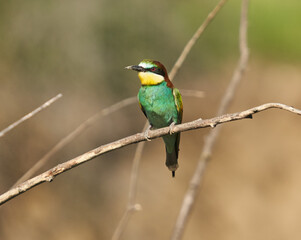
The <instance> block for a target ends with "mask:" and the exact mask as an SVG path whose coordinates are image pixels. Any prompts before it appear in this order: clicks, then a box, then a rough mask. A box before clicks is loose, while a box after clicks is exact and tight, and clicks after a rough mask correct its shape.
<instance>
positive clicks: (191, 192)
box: [171, 0, 249, 240]
mask: <svg viewBox="0 0 301 240" xmlns="http://www.w3.org/2000/svg"><path fill="white" fill-rule="evenodd" d="M248 5H249V0H242V6H241V19H240V28H239V46H240V59H239V62H238V65H237V67H236V69H235V71H234V74H233V77H232V79H231V81H230V84H229V86H228V88H227V90H226V92H225V95H224V97H223V99H222V100H221V104H220V107H219V110H218V113H217V116H220V115H222V114H224V113H225V112H226V111H227V109H228V107H229V105H230V103H231V101H232V99H233V96H234V93H235V90H236V89H237V86H238V84H239V82H240V80H241V78H242V75H243V73H244V71H245V69H246V66H247V63H248V58H249V50H248V45H247V19H248V18H247V17H248ZM220 129H221V128H220V127H218V128H215V129H212V130H211V131H210V133H209V135H208V136H207V138H206V140H205V144H204V148H203V151H202V153H201V156H200V159H199V162H198V164H197V167H196V170H195V172H194V174H193V176H192V178H191V181H190V184H189V187H188V190H187V192H186V194H185V196H184V200H183V202H182V206H181V209H180V213H179V216H178V218H177V221H176V224H175V227H174V230H173V234H172V237H171V239H172V240H179V239H181V238H182V236H183V232H184V229H185V226H186V224H187V220H188V217H189V215H190V213H191V210H192V207H193V205H194V203H195V199H196V197H197V194H198V192H199V186H200V183H201V180H202V178H203V173H204V171H205V168H206V164H207V162H208V161H209V159H210V157H211V152H212V149H213V147H214V145H215V142H216V139H217V137H218V135H219V132H220Z"/></svg>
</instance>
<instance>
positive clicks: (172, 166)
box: [165, 149, 179, 177]
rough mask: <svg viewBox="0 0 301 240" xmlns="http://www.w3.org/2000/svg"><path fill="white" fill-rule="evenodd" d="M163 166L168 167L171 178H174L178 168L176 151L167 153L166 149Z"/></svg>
mask: <svg viewBox="0 0 301 240" xmlns="http://www.w3.org/2000/svg"><path fill="white" fill-rule="evenodd" d="M165 165H166V166H167V167H168V169H169V170H170V171H172V177H175V171H176V170H177V168H178V167H179V164H178V153H177V152H176V149H175V150H174V151H172V152H171V153H169V152H168V151H167V149H166V162H165Z"/></svg>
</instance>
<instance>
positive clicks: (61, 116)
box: [0, 0, 301, 240]
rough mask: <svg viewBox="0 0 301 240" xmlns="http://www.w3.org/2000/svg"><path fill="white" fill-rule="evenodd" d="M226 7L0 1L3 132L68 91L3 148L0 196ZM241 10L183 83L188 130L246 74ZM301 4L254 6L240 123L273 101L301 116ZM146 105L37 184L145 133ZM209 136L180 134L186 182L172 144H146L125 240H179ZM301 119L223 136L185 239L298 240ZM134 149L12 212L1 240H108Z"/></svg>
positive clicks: (88, 139) (41, 189)
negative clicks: (177, 230)
mask: <svg viewBox="0 0 301 240" xmlns="http://www.w3.org/2000/svg"><path fill="white" fill-rule="evenodd" d="M217 2H218V1H212V0H202V1H196V0H191V1H189V2H188V1H180V0H174V1H171V0H167V1H158V0H154V1H138V0H129V1H109V0H99V1H96V0H87V1H84V2H83V1H77V0H72V1H71V0H61V1H38V0H30V1H18V0H12V1H1V2H0V84H1V85H0V116H1V117H0V129H3V128H5V127H7V126H8V125H9V124H10V123H12V122H14V121H15V120H17V119H19V118H20V117H22V116H23V115H25V114H27V113H28V112H30V111H32V110H33V109H35V108H36V107H38V106H39V105H41V104H42V103H44V102H45V101H47V100H48V99H50V98H51V97H53V96H55V95H56V94H58V93H62V94H63V95H64V96H63V98H61V99H60V100H58V101H57V102H56V103H54V104H53V105H52V106H50V107H49V108H47V109H46V110H44V111H43V112H41V113H39V114H38V115H36V116H35V117H33V118H31V119H30V120H28V121H26V122H24V123H23V124H22V125H20V126H18V127H17V128H15V129H14V130H13V131H11V132H9V133H7V134H6V135H5V136H4V137H2V138H0V191H1V193H3V192H5V191H7V190H8V189H9V188H10V187H11V186H12V185H13V184H14V183H15V182H16V181H17V179H18V178H19V177H21V175H22V174H23V173H24V172H26V171H27V170H28V169H29V168H31V166H32V165H33V164H34V163H35V162H37V161H38V160H39V159H40V158H41V157H42V156H43V155H44V154H46V153H47V152H48V151H49V150H50V149H51V148H52V147H53V146H54V145H55V144H56V143H57V142H58V141H59V140H60V139H61V138H63V137H64V136H66V135H67V134H68V133H70V132H71V131H73V130H74V129H75V128H76V127H77V126H78V125H79V124H81V123H82V122H83V121H85V120H86V119H87V118H89V117H90V116H92V115H94V114H95V113H96V112H98V111H100V110H101V109H103V108H105V107H108V106H110V105H112V104H114V103H116V102H118V101H120V100H122V99H124V98H127V97H131V96H135V95H136V94H137V92H138V90H139V87H140V83H139V80H138V78H137V76H136V74H135V73H133V72H129V71H125V70H124V67H125V66H128V65H131V64H137V63H139V62H140V61H141V60H142V59H144V58H151V59H157V60H159V61H161V62H162V63H164V65H165V66H166V67H167V69H168V70H171V68H172V66H173V64H174V63H175V61H176V59H177V57H178V56H179V54H180V53H181V51H182V49H183V47H184V45H185V44H186V42H187V41H188V40H189V39H190V37H191V36H192V34H193V33H194V32H195V30H196V29H197V28H198V27H199V25H200V24H201V22H202V21H203V20H204V19H205V18H206V16H207V15H208V13H209V12H210V11H211V10H212V9H213V8H214V6H215V5H216V4H217ZM240 4H241V1H229V2H228V3H227V4H226V5H225V6H224V8H223V9H222V10H221V12H220V13H219V14H218V16H217V17H216V19H215V20H214V21H213V22H212V24H211V25H210V26H209V27H208V28H207V30H206V31H205V33H204V34H203V35H202V37H201V38H200V39H199V40H198V42H197V44H196V45H195V46H194V48H193V49H192V52H191V53H190V54H189V56H188V58H187V60H186V61H185V63H184V65H183V67H182V68H181V69H180V71H179V72H178V74H177V76H176V77H175V79H174V83H175V85H176V87H177V88H179V89H198V90H202V91H204V92H205V94H206V96H205V97H204V98H192V97H183V101H184V122H186V121H191V120H194V119H196V118H199V117H202V118H210V117H214V116H215V113H216V111H217V107H218V104H219V102H220V99H221V96H222V95H223V93H224V90H225V88H226V86H227V84H228V82H229V80H230V78H231V76H232V73H233V70H234V68H235V66H236V63H237V60H238V57H239V52H238V27H239V17H240ZM300 12H301V2H300V1H299V0H290V1H285V2H283V1H280V0H266V1H260V0H255V1H250V8H249V48H250V52H251V55H250V62H249V65H248V69H247V72H246V75H245V77H244V79H243V81H242V83H241V85H240V86H239V89H238V91H237V94H236V96H235V100H234V102H233V104H232V106H231V108H230V109H229V112H236V111H241V110H245V109H247V108H251V107H254V106H257V105H260V104H263V103H267V102H280V103H284V104H287V105H292V106H294V107H296V108H299V109H300V108H301V94H300V89H301V69H300V66H301V61H300V59H301V45H300V42H301V31H300V21H301V15H300ZM144 123H145V118H144V115H143V114H142V113H141V112H140V109H139V107H138V103H137V104H134V105H131V106H130V107H127V108H124V109H122V110H120V111H119V112H117V113H114V114H111V115H109V116H107V117H104V118H101V119H100V120H98V121H97V122H95V123H94V125H93V126H91V127H90V128H89V129H87V130H86V131H85V132H83V133H82V134H81V135H80V136H79V137H77V138H76V139H74V140H73V141H72V142H71V143H70V144H68V145H67V146H66V147H65V148H63V149H62V150H61V151H60V152H58V153H57V154H56V155H55V156H54V157H53V158H52V159H51V160H50V161H49V162H48V163H47V164H46V165H45V166H44V167H43V169H41V170H40V172H42V171H45V170H47V169H49V168H51V167H53V166H55V165H56V164H58V163H61V162H64V161H66V160H68V159H71V158H73V157H76V156H78V155H79V154H82V153H84V152H86V151H88V150H91V149H92V148H95V147H97V146H100V145H102V144H105V143H109V142H111V141H113V140H116V139H119V138H122V137H125V136H128V135H131V134H134V133H137V132H139V131H141V129H142V128H143V125H144ZM207 133H208V129H200V130H197V131H190V132H185V133H183V134H182V138H181V146H180V149H181V151H180V157H179V164H180V168H179V169H178V171H177V174H176V178H175V179H172V178H171V174H170V172H169V171H168V170H167V168H166V167H165V165H164V162H165V153H164V146H163V142H162V140H161V139H156V140H154V141H151V142H147V144H146V148H145V151H144V153H143V159H142V163H141V166H140V170H139V182H138V196H137V202H138V203H140V204H141V205H142V208H143V210H142V211H140V212H138V213H136V214H134V215H133V217H132V218H131V220H130V222H129V224H128V227H127V229H126V231H125V233H124V235H123V237H122V239H147V240H150V239H168V238H169V237H170V235H171V231H172V229H173V226H174V224H175V221H176V217H177V215H178V212H179V209H180V206H181V203H182V199H183V196H184V194H185V192H186V189H187V186H188V183H189V180H190V178H191V176H192V174H193V172H194V169H195V166H196V163H197V160H198V158H199V155H200V152H201V150H202V146H203V143H204V137H205V136H206V134H207ZM300 141H301V124H300V117H299V116H297V115H294V114H291V113H288V112H284V111H280V110H269V111H266V112H263V113H260V114H256V115H254V119H253V120H243V121H237V122H233V123H229V124H224V127H223V130H222V131H221V136H220V138H219V139H218V142H217V145H216V147H215V149H214V151H213V156H212V160H211V161H210V162H209V164H208V167H207V170H206V173H205V177H204V181H203V183H202V188H201V191H200V194H199V196H198V199H197V203H196V206H195V208H194V209H193V212H192V215H191V217H190V219H189V222H188V225H187V228H186V231H185V234H184V238H183V239H189V240H196V239H207V240H218V239H224V240H226V239H231V240H234V239H252V240H254V239H279V240H280V239H300V238H301V233H300V228H301V204H300V202H301V191H300V183H301V174H300V171H301V161H300V158H301V157H300V156H301V148H300ZM135 147H136V145H131V146H128V147H126V148H123V149H120V150H117V151H114V152H111V153H108V154H105V155H103V156H101V157H98V158H96V159H94V160H93V161H91V162H89V163H86V164H84V165H81V166H80V167H78V168H75V169H72V170H71V171H69V172H66V173H64V174H62V175H60V176H58V177H57V178H55V180H54V181H53V182H52V183H50V184H42V185H40V186H38V187H36V188H34V189H32V190H30V191H29V192H27V193H25V194H22V195H21V196H19V197H17V198H15V199H13V200H11V201H9V202H7V203H6V204H4V205H3V206H1V208H0V239H1V240H2V239H3V240H14V239H23V240H27V239H28V240H29V239H30V240H36V239H45V240H48V239H64V240H66V239H72V240H76V239H86V240H90V239H91V240H94V239H110V238H111V236H112V234H113V232H114V230H115V228H116V226H117V224H118V222H119V220H120V218H121V216H122V214H123V211H124V209H125V206H126V202H127V194H128V189H129V179H130V172H131V164H132V160H133V156H134V151H135Z"/></svg>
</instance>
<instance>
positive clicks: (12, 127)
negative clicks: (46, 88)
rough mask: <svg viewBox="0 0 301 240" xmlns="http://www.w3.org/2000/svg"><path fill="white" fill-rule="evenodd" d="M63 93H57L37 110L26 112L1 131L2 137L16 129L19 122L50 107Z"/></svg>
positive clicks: (0, 135)
mask: <svg viewBox="0 0 301 240" xmlns="http://www.w3.org/2000/svg"><path fill="white" fill-rule="evenodd" d="M62 96H63V95H62V94H61V93H60V94H58V95H56V96H55V97H53V98H51V99H50V100H48V101H47V102H45V103H44V104H43V105H41V106H40V107H38V108H36V109H35V110H33V111H32V112H30V113H28V114H26V115H25V116H24V117H22V118H20V119H19V120H18V121H16V122H14V123H12V124H11V125H9V126H8V127H7V128H5V129H3V130H2V131H1V132H0V137H3V136H4V135H5V134H6V133H7V132H9V131H11V130H12V129H14V128H15V127H17V126H18V125H19V124H21V123H22V122H24V121H26V120H27V119H29V118H31V117H33V116H34V115H36V114H37V113H38V112H40V111H42V110H43V109H45V108H47V107H49V106H50V105H51V104H52V103H54V102H55V101H56V100H58V99H59V98H60V97H62Z"/></svg>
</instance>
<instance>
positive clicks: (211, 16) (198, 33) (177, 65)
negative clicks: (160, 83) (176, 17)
mask: <svg viewBox="0 0 301 240" xmlns="http://www.w3.org/2000/svg"><path fill="white" fill-rule="evenodd" d="M226 2H227V0H221V1H220V2H219V3H218V4H217V5H216V7H215V8H214V9H213V10H212V11H211V12H210V13H209V14H208V16H207V18H206V19H205V21H204V22H203V23H202V25H201V26H200V27H199V28H198V30H197V31H196V32H195V34H194V35H193V36H192V38H191V39H190V40H189V41H188V42H187V44H186V46H185V47H184V49H183V51H182V53H181V55H180V56H179V58H178V60H177V61H176V63H175V65H174V66H173V68H172V70H171V71H170V73H169V78H170V80H173V79H174V77H175V75H176V74H177V72H178V70H179V68H180V67H181V66H182V64H183V62H184V61H185V59H186V57H187V55H188V53H189V52H190V51H191V48H192V47H193V46H194V44H195V42H196V41H197V40H198V39H199V37H200V36H201V34H202V33H203V32H204V30H205V29H206V28H207V26H208V25H209V23H210V22H211V21H212V20H213V19H214V18H215V16H216V14H217V13H218V12H219V10H220V9H221V8H222V6H224V4H225V3H226Z"/></svg>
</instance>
